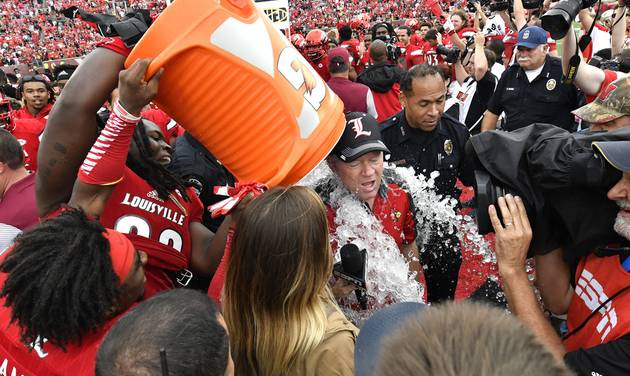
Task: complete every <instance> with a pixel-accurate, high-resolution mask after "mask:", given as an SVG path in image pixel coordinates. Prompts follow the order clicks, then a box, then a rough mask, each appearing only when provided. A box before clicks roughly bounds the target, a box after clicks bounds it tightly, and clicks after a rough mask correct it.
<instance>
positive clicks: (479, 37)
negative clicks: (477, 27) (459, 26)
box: [475, 31, 486, 48]
mask: <svg viewBox="0 0 630 376" xmlns="http://www.w3.org/2000/svg"><path fill="white" fill-rule="evenodd" d="M485 44H486V36H485V35H484V34H483V33H482V32H481V31H478V32H476V33H475V47H482V48H483V46H484V45H485Z"/></svg>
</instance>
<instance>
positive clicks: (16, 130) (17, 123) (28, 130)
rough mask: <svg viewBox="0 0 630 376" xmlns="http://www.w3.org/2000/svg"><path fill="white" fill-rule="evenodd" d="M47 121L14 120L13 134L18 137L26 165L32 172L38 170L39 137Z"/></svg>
mask: <svg viewBox="0 0 630 376" xmlns="http://www.w3.org/2000/svg"><path fill="white" fill-rule="evenodd" d="M44 126H45V122H43V123H42V122H41V121H39V120H35V119H17V120H14V121H13V128H12V129H11V134H12V135H13V136H14V137H15V138H17V140H18V141H19V142H20V145H22V150H23V151H24V167H26V169H27V170H28V171H30V172H35V171H36V170H37V152H38V151H39V138H40V137H41V135H42V133H43V132H44Z"/></svg>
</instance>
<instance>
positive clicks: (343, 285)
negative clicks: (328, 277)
mask: <svg viewBox="0 0 630 376" xmlns="http://www.w3.org/2000/svg"><path fill="white" fill-rule="evenodd" d="M356 288H357V286H355V285H354V283H352V282H348V281H346V280H345V279H343V278H337V280H336V281H335V284H334V285H333V287H332V293H333V296H334V297H335V298H336V299H343V298H347V297H348V295H350V294H352V292H353V291H354V290H355V289H356Z"/></svg>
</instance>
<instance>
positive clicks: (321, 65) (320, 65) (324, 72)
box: [309, 55, 330, 82]
mask: <svg viewBox="0 0 630 376" xmlns="http://www.w3.org/2000/svg"><path fill="white" fill-rule="evenodd" d="M309 63H310V64H311V66H312V67H313V69H315V71H316V72H317V73H319V76H320V77H321V78H322V79H323V80H324V82H328V80H330V72H328V55H326V56H324V57H323V58H322V59H321V60H320V61H318V62H316V63H315V62H312V61H309Z"/></svg>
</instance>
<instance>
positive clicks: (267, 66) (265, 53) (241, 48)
mask: <svg viewBox="0 0 630 376" xmlns="http://www.w3.org/2000/svg"><path fill="white" fill-rule="evenodd" d="M210 42H211V43H212V44H214V45H215V46H217V47H219V48H221V49H222V50H224V51H226V52H229V53H231V54H232V55H234V56H236V57H238V58H239V59H242V60H244V61H246V62H248V63H249V64H251V65H253V66H254V67H256V68H258V69H260V70H261V71H263V72H265V73H267V74H268V75H269V76H271V77H273V76H274V69H273V64H274V59H273V58H274V56H273V48H272V46H271V38H270V37H269V33H268V32H267V28H266V27H265V22H264V21H263V19H262V18H258V19H257V20H256V22H254V23H251V24H248V23H244V22H241V21H239V20H237V19H235V18H232V17H230V18H228V19H227V20H225V22H223V23H222V24H221V25H220V26H219V27H217V28H216V29H215V31H214V32H213V33H212V36H211V37H210Z"/></svg>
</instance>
